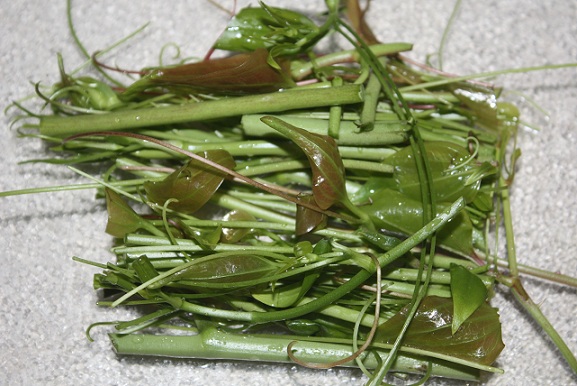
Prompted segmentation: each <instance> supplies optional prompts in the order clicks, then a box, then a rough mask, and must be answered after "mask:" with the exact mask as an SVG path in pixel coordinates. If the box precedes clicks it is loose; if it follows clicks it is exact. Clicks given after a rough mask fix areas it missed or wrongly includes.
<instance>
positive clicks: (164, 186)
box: [144, 150, 235, 213]
mask: <svg viewBox="0 0 577 386" xmlns="http://www.w3.org/2000/svg"><path fill="white" fill-rule="evenodd" d="M199 155H201V156H202V157H204V158H206V159H208V160H211V161H213V162H216V163H218V164H220V165H222V166H224V167H227V168H229V169H232V168H234V165H235V163H234V159H233V158H232V156H231V155H230V153H228V152H227V151H225V150H207V151H205V152H203V153H199ZM225 177H226V175H225V174H224V173H223V172H221V171H218V170H215V169H214V168H212V167H210V166H207V165H206V164H204V163H203V162H200V161H197V160H194V159H191V160H190V161H189V162H188V163H187V164H186V165H183V166H182V167H180V168H179V169H177V170H175V171H174V172H173V173H171V174H170V175H169V176H168V177H166V178H165V179H164V180H162V181H158V182H156V181H155V182H151V181H148V182H145V183H144V190H145V191H146V195H147V197H148V199H149V200H150V201H152V202H154V203H155V204H157V205H160V206H163V205H164V204H165V203H166V201H168V200H170V199H176V200H178V202H171V203H170V204H169V205H168V208H170V209H173V210H177V211H180V212H183V213H194V212H196V211H197V210H198V209H200V208H201V207H202V206H203V205H204V204H206V203H207V202H208V200H210V198H211V197H212V195H213V194H214V192H216V190H217V189H218V188H219V186H220V184H221V183H222V181H223V180H224V178H225Z"/></svg>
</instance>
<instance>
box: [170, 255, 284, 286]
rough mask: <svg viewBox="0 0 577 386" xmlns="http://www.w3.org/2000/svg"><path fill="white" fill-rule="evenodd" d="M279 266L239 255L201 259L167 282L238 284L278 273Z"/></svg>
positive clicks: (267, 261) (254, 257) (260, 259)
mask: <svg viewBox="0 0 577 386" xmlns="http://www.w3.org/2000/svg"><path fill="white" fill-rule="evenodd" d="M278 269H279V264H277V263H275V262H274V261H271V260H270V259H267V258H265V257H262V256H258V255H248V254H240V253H239V254H238V255H225V256H219V257H215V258H204V259H199V260H198V263H196V264H192V265H190V266H188V267H186V268H184V269H183V270H181V271H179V272H177V273H175V274H173V275H171V276H169V277H168V278H167V279H166V280H164V281H163V282H167V281H179V280H188V281H195V282H199V281H200V282H202V281H210V282H212V283H228V284H231V283H236V282H242V281H246V280H252V279H258V278H261V277H263V276H266V275H269V274H271V273H274V272H276V271H277V270H278Z"/></svg>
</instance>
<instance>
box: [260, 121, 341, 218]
mask: <svg viewBox="0 0 577 386" xmlns="http://www.w3.org/2000/svg"><path fill="white" fill-rule="evenodd" d="M261 121H262V122H264V123H265V124H267V125H268V126H270V127H271V128H273V129H274V130H277V131H278V132H280V133H281V134H283V135H284V136H286V137H287V138H289V139H290V140H291V141H293V142H294V143H295V144H296V145H297V146H299V147H300V148H301V149H302V150H303V151H304V153H305V155H306V156H307V158H308V160H309V163H310V165H311V169H312V176H313V183H312V190H313V196H314V199H315V202H316V204H317V205H318V206H319V207H320V208H321V209H328V208H330V207H331V206H332V205H334V204H336V203H338V202H341V201H342V200H343V199H346V189H345V167H344V165H343V160H342V159H341V155H340V153H339V149H338V147H337V144H336V142H335V140H334V139H333V138H331V137H329V136H326V135H319V134H314V133H310V132H308V131H306V130H304V129H301V128H299V127H296V126H293V125H290V124H288V123H286V122H284V121H283V120H281V119H279V118H276V117H272V116H265V117H262V118H261Z"/></svg>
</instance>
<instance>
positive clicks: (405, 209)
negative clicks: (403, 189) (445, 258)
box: [359, 188, 473, 255]
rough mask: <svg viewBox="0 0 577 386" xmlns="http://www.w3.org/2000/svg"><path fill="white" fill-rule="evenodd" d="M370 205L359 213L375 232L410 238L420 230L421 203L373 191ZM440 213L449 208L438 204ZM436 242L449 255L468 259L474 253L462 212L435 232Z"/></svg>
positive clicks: (393, 193) (470, 230)
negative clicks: (454, 253)
mask: <svg viewBox="0 0 577 386" xmlns="http://www.w3.org/2000/svg"><path fill="white" fill-rule="evenodd" d="M371 198H372V203H371V205H364V206H360V207H359V209H360V210H362V211H364V212H365V213H367V214H368V215H369V217H370V218H371V220H372V222H373V224H375V226H376V227H378V228H383V229H387V230H389V231H393V232H401V233H404V234H406V235H411V234H413V233H415V232H416V231H418V230H419V229H421V227H423V225H424V224H423V203H422V202H421V201H419V200H415V199H412V198H409V197H407V196H405V195H404V194H402V193H399V192H398V191H396V190H392V189H387V188H385V189H381V190H375V192H374V194H373V195H372V196H371ZM437 207H438V209H439V211H442V210H444V209H446V208H447V207H448V204H446V203H438V204H437ZM437 241H438V242H439V243H440V245H441V246H442V247H443V248H445V249H448V250H450V251H454V252H459V253H462V254H465V255H470V254H471V253H472V252H473V224H472V223H471V219H470V218H469V215H468V214H467V212H465V211H462V212H461V213H459V214H458V215H457V216H455V218H454V219H452V220H451V221H450V222H449V223H447V224H446V225H445V226H443V227H442V228H441V229H439V231H438V232H437Z"/></svg>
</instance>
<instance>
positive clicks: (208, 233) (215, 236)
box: [179, 221, 222, 251]
mask: <svg viewBox="0 0 577 386" xmlns="http://www.w3.org/2000/svg"><path fill="white" fill-rule="evenodd" d="M179 226H180V228H181V229H182V231H183V232H184V234H185V235H186V236H188V238H190V239H191V240H194V241H196V242H197V243H198V245H200V247H201V248H203V249H205V250H209V251H212V250H214V248H216V245H217V244H218V242H219V241H220V238H221V235H222V227H221V226H220V225H219V226H217V227H216V228H209V229H198V228H193V227H189V226H188V225H186V224H185V223H184V222H182V221H180V222H179Z"/></svg>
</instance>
